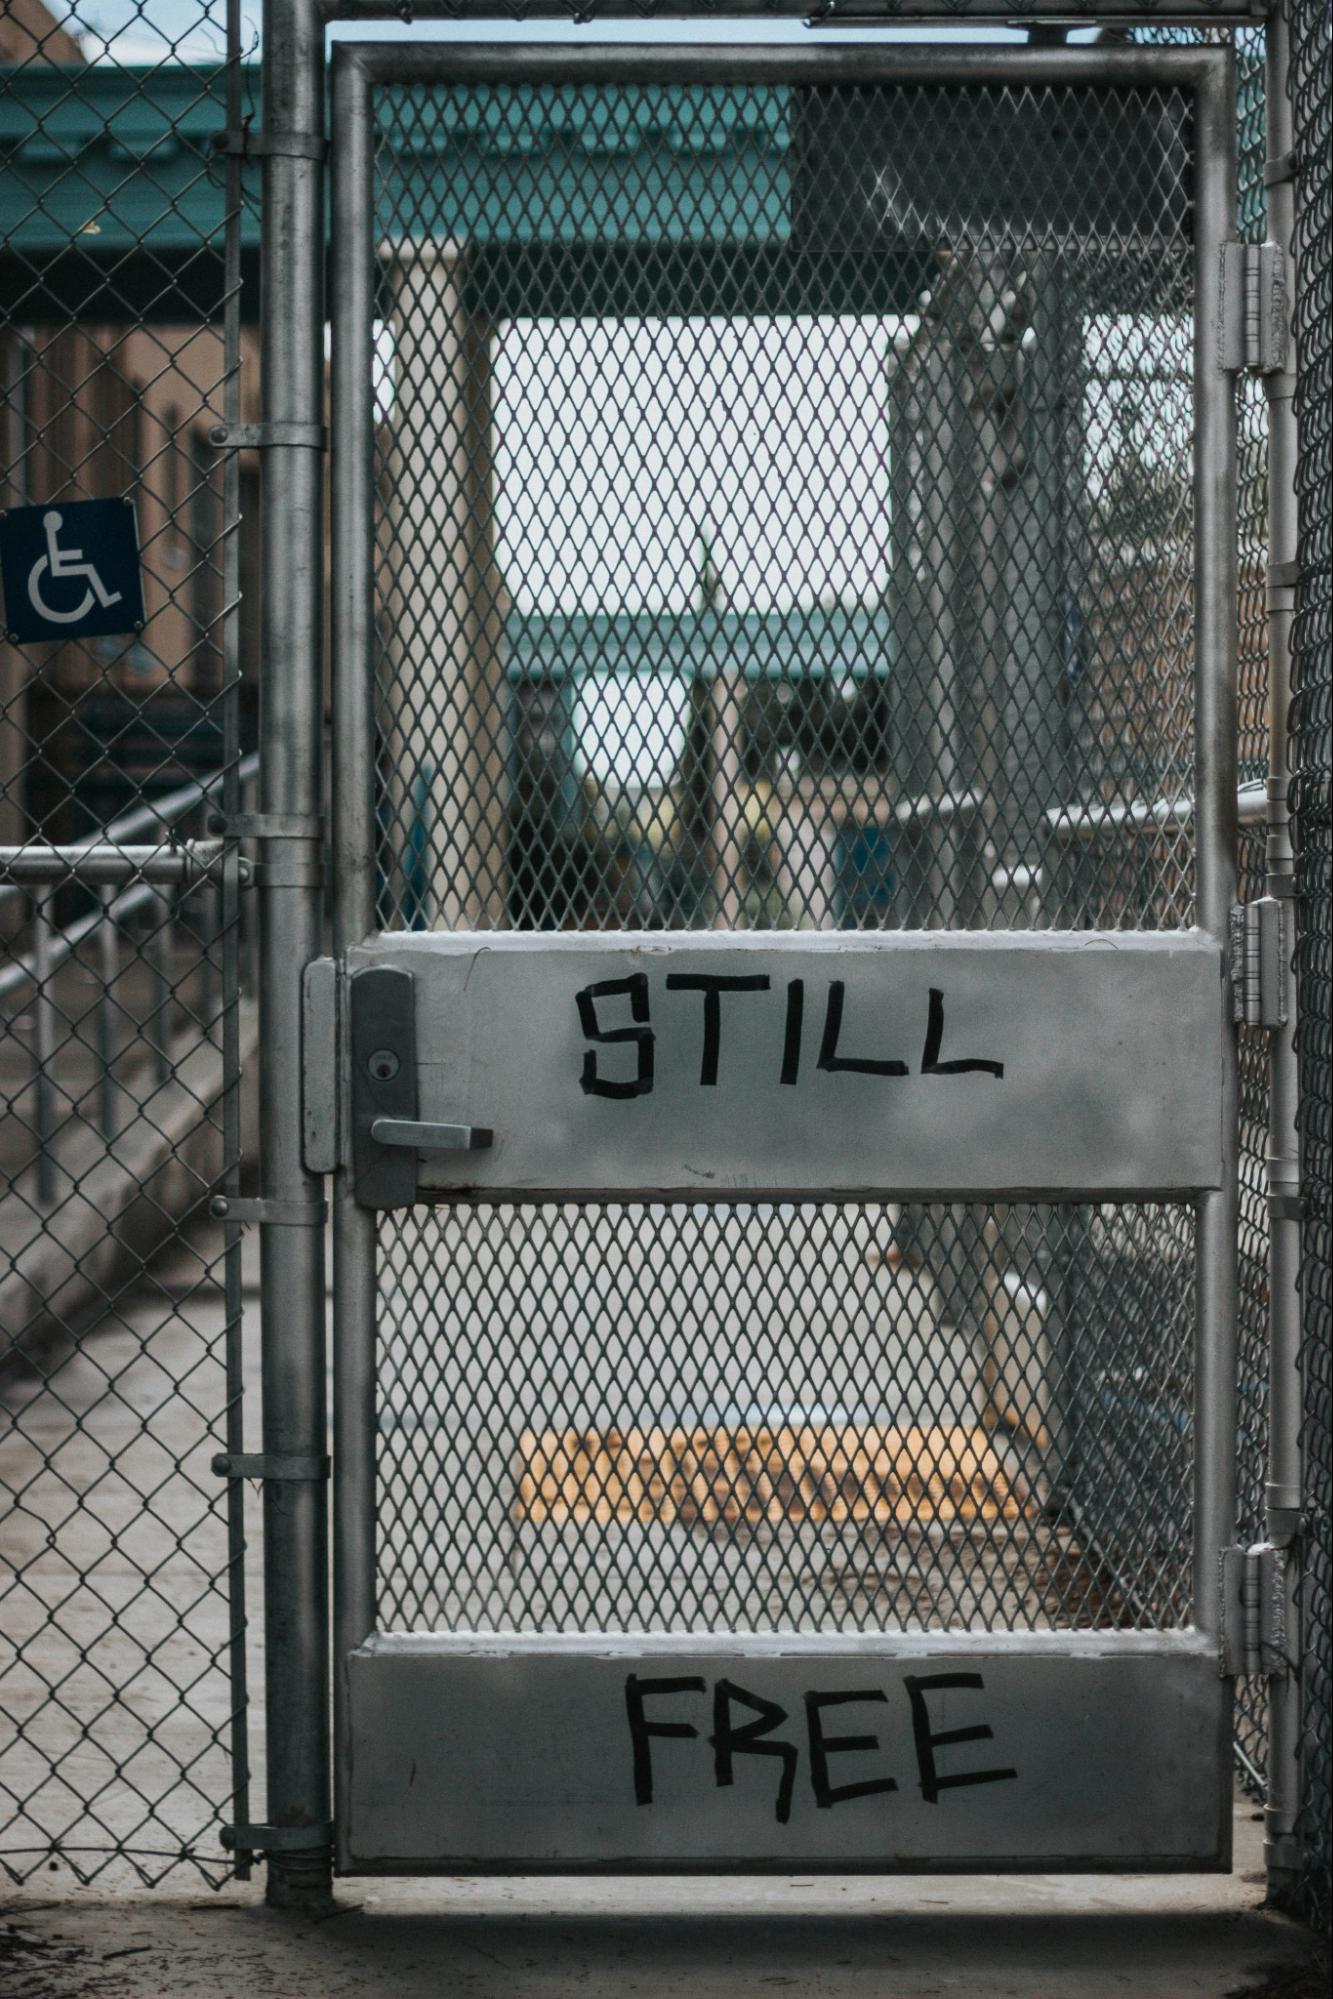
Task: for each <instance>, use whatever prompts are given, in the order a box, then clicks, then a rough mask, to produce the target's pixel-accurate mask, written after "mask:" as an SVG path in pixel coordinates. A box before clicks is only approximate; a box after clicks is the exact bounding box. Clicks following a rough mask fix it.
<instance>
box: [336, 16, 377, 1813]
mask: <svg viewBox="0 0 1333 1999" xmlns="http://www.w3.org/2000/svg"><path fill="white" fill-rule="evenodd" d="M333 101H334V121H335V130H336V132H337V134H338V150H337V154H336V156H335V160H334V172H333V247H334V256H335V265H334V272H333V283H332V286H331V296H332V301H333V380H332V415H333V494H334V501H333V519H332V535H333V540H332V561H333V593H332V605H331V609H332V622H333V712H334V730H333V779H334V782H333V825H332V851H333V868H334V877H333V880H334V890H333V948H334V951H335V953H336V954H337V956H338V958H339V960H340V961H341V959H342V958H343V956H344V954H345V953H346V951H347V949H348V947H349V946H350V945H352V944H355V943H357V942H358V941H359V940H360V939H361V938H363V937H367V936H369V935H370V933H371V932H372V931H373V930H374V928H375V799H374V782H375V764H376V759H375V716H374V633H375V614H374V583H373V576H374V539H373V537H374V516H373V500H374V490H373V476H374V468H373V462H372V461H373V454H374V408H373V384H372V374H371V370H372V362H373V353H372V341H371V321H372V318H373V313H374V270H375V251H374V244H373V240H372V235H371V230H372V223H373V202H374V162H373V158H372V148H371V122H370V103H369V89H368V85H367V82H366V79H365V76H364V74H363V73H362V71H361V70H360V69H359V67H358V66H357V64H356V63H355V61H353V60H351V59H350V58H346V59H345V58H344V56H343V54H342V51H339V52H338V54H337V55H336V56H335V60H334V65H333ZM333 1185H334V1195H333V1301H334V1302H333V1352H334V1411H333V1423H334V1432H333V1434H334V1459H335V1463H336V1465H337V1482H336V1484H335V1486H334V1500H333V1504H334V1545H335V1549H336V1553H337V1559H336V1562H335V1568H334V1662H335V1671H334V1725H335V1731H336V1740H337V1741H338V1742H339V1743H341V1742H342V1741H343V1727H344V1720H343V1713H342V1695H343V1661H344V1660H345V1659H346V1657H347V1655H348V1653H349V1652H351V1651H352V1650H353V1649H354V1648H355V1647H356V1646H358V1645H360V1644H361V1643H362V1641H363V1640H364V1639H365V1638H366V1636H367V1635H368V1634H369V1632H371V1631H372V1630H373V1629H374V1626H375V1621H376V1601H375V1595H376V1593H375V1574H376V1542H375V1435H376V1430H375V1301H376V1248H377V1244H376V1232H375V1216H374V1213H373V1211H372V1210H370V1209H368V1208H362V1207H359V1206H358V1205H357V1203H356V1202H355V1201H354V1200H353V1198H352V1190H351V1185H350V1181H349V1178H348V1176H347V1175H346V1174H345V1173H338V1174H335V1176H334V1183H333ZM335 1769H336V1771H337V1774H338V1781H339V1789H340V1793H341V1786H342V1783H343V1780H344V1778H345V1775H346V1769H347V1758H346V1755H345V1754H342V1755H339V1756H338V1757H336V1758H335ZM336 1819H337V1824H338V1825H339V1826H345V1825H346V1812H345V1806H344V1800H343V1798H342V1797H341V1795H340V1796H339V1799H338V1802H337V1807H336Z"/></svg>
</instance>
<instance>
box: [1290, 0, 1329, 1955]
mask: <svg viewBox="0 0 1333 1999" xmlns="http://www.w3.org/2000/svg"><path fill="white" fill-rule="evenodd" d="M1289 19H1290V22H1291V40H1292V50H1291V99H1292V111H1293V119H1294V127H1295V130H1294V137H1295V152H1296V269H1297V296H1296V347H1297V356H1298V388H1297V423H1298V434H1299V455H1298V464H1297V489H1298V504H1299V522H1300V548H1299V563H1300V587H1299V591H1298V595H1297V603H1296V629H1295V635H1294V652H1295V701H1294V705H1293V710H1292V741H1291V752H1290V755H1291V774H1292V778H1293V780H1294V785H1293V790H1294V817H1295V825H1296V840H1297V898H1298V901H1297V947H1296V965H1297V975H1298V980H1299V991H1300V1027H1299V1034H1298V1047H1299V1055H1300V1064H1301V1084H1300V1091H1301V1111H1300V1124H1301V1172H1302V1180H1303V1187H1304V1207H1305V1223H1304V1255H1303V1263H1302V1271H1301V1311H1302V1332H1303V1349H1304V1375H1305V1495H1306V1511H1307V1515H1308V1519H1309V1529H1308V1533H1307V1536H1306V1541H1305V1585H1304V1595H1303V1603H1302V1611H1303V1617H1304V1642H1305V1660H1304V1684H1303V1701H1304V1717H1305V1737H1304V1746H1303V1754H1304V1802H1303V1809H1302V1815H1301V1821H1300V1828H1299V1830H1300V1836H1301V1844H1302V1850H1303V1855H1304V1872H1303V1878H1302V1894H1301V1913H1302V1914H1304V1915H1305V1916H1306V1917H1307V1919H1308V1920H1311V1921H1314V1922H1317V1923H1320V1924H1323V1925H1325V1926H1326V1925H1327V1923H1328V1920H1329V1900H1330V1897H1329V1849H1330V1843H1331V1840H1333V1832H1331V1829H1330V1775H1331V1771H1330V1739H1329V1737H1330V1721H1329V1715H1330V1711H1331V1710H1333V1656H1330V1647H1331V1645H1333V1548H1331V1547H1330V1511H1331V1510H1333V1465H1331V1464H1330V1450H1331V1449H1333V1241H1331V1240H1330V1216H1329V1206H1330V1198H1331V1194H1333V1190H1331V1187H1330V1182H1331V1181H1333V1111H1331V1110H1330V1103H1331V1102H1333V1037H1331V1033H1330V1026H1329V1022H1330V1016H1331V1015H1333V917H1331V915H1330V911H1331V909H1333V865H1331V863H1333V847H1331V844H1330V821H1329V772H1330V763H1331V762H1333V727H1331V723H1333V679H1331V676H1333V661H1331V659H1330V654H1331V652H1333V574H1331V558H1333V543H1331V536H1330V502H1329V491H1330V485H1331V484H1333V79H1331V78H1330V62H1331V61H1333V34H1331V32H1330V25H1329V10H1328V8H1327V6H1325V5H1321V4H1319V0H1313V4H1312V0H1292V4H1291V6H1290V10H1289Z"/></svg>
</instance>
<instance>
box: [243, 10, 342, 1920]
mask: <svg viewBox="0 0 1333 1999" xmlns="http://www.w3.org/2000/svg"><path fill="white" fill-rule="evenodd" d="M323 50H324V32H323V24H322V19H321V16H320V14H319V11H318V8H317V6H316V5H315V0H269V5H268V6H267V7H266V8H265V10H264V49H263V56H264V138H265V146H266V148H267V149H268V150H267V151H266V154H265V159H264V207H263V241H262V250H261V283H262V305H263V328H262V340H263V345H262V369H263V415H264V421H265V423H266V424H268V425H276V424H281V425H283V426H284V427H285V429H284V432H283V433H282V434H283V435H284V437H285V438H286V439H290V438H291V437H292V435H293V434H294V432H304V434H305V435H306V437H307V438H308V439H309V440H310V441H309V442H307V443H304V444H302V443H295V444H294V443H292V442H289V441H284V442H282V443H275V444H273V445H271V446H269V447H268V448H267V449H266V450H265V451H264V452H263V454H262V455H263V471H264V507H263V555H262V560H263V577H264V589H263V597H262V624H261V646H262V659H261V669H262V670H261V690H262V711H261V720H260V785H261V789H260V799H259V810H260V816H261V820H262V818H263V817H264V815H266V814H281V815H283V817H282V821H281V828H282V831H283V833H284V834H287V833H288V832H289V829H290V828H291V826H292V824H293V820H295V821H296V822H297V823H298V824H304V826H305V827H306V828H307V829H308V828H311V827H313V826H315V825H316V824H317V819H318V813H319V810H320V791H321V781H320V764H321V752H322V705H323V659H322V650H321V599H322V591H323V566H324V541H323V487H324V459H323V454H322V453H321V452H320V451H319V450H317V449H313V448H311V445H312V444H313V442H314V440H315V438H316V437H317V436H318V426H320V425H322V423H323V421H324V343H323V290H324V287H323V254H324V170H323V164H322V161H321V160H320V159H319V158H312V157H311V154H312V153H314V154H317V153H318V152H319V150H320V148H319V145H318V141H319V140H320V138H321V137H322V135H323V131H324V59H323ZM312 141H313V142H314V143H312ZM284 142H285V143H284ZM275 823H276V822H275ZM317 851H318V849H317V848H315V847H313V846H312V845H311V843H310V841H309V839H308V838H301V839H293V838H290V837H267V838H261V853H262V854H263V857H264V859H263V866H262V871H261V877H260V890H259V894H260V926H261V928H260V945H261V958H260V969H259V991H260V1018H261V1023H262V1034H261V1056H260V1079H259V1092H260V1120H261V1123H260V1129H261V1133H262V1139H261V1159H262V1168H261V1170H262V1175H263V1180H262V1191H263V1197H264V1199H265V1200H266V1201H271V1202H274V1203H280V1204H281V1207H282V1219H281V1221H278V1220H272V1221H269V1222H266V1223H264V1224H263V1225H262V1234H261V1243H262V1269H261V1286H262V1294H261V1295H262V1315H263V1316H262V1327H263V1440H264V1442H263V1448H264V1451H265V1452H266V1453H267V1454H271V1455H273V1456H276V1457H279V1458H282V1457H288V1456H290V1457H294V1458H309V1457H312V1456H315V1457H318V1456H321V1455H322V1454H323V1453H324V1452H325V1451H326V1450H327V1447H328V1446H327V1431H326V1415H325V1381H324V1368H325V1353H324V1231H323V1228H322V1226H320V1225H319V1222H318V1217H319V1216H320V1214H321V1206H320V1188H319V1185H318V1183H317V1182H316V1181H315V1180H314V1179H313V1177H312V1176H311V1175H310V1174H308V1173H307V1172H306V1170H305V1165H304V1162H303V1158H302V1149H301V1090H300V1077H301V1060H300V1055H301V979H302V971H303V968H304V966H305V965H306V964H307V962H308V961H309V960H310V959H312V958H314V957H317V956H318V955H319V952H320V950H321V948H322V911H323V898H322V890H321V887H320V881H319V869H318V867H317V866H316V865H314V863H313V862H312V860H311V858H310V856H311V855H312V854H314V853H317ZM302 1210H304V1213H302ZM298 1222H299V1223H304V1224H306V1225H305V1226H293V1225H292V1224H293V1223H298ZM327 1538H328V1537H327V1521H326V1489H325V1487H324V1486H323V1485H322V1484H321V1483H319V1482H318V1481H313V1480H309V1479H287V1480H283V1479H273V1478H271V1479H269V1480H268V1482H267V1483H266V1485H265V1488H264V1640H265V1686H266V1693H267V1702H268V1708H267V1771H268V1813H267V1825H268V1827H269V1828H270V1829H272V1828H281V1829H282V1832H283V1837H282V1838H281V1839H280V1840H279V1839H278V1838H276V1837H275V1838H274V1840H273V1843H272V1845H268V1844H266V1842H265V1840H264V1839H263V1838H262V1837H261V1836H258V1835H259V1834H260V1833H262V1830H263V1829H262V1828H261V1829H257V1836H256V1837H255V1839H254V1841H253V1844H254V1845H255V1847H257V1848H261V1847H262V1848H263V1850H264V1851H265V1852H267V1854H268V1899H269V1901H270V1902H271V1903H274V1904H277V1905H279V1906H283V1907H308V1906H310V1904H311V1903H312V1902H316V1903H317V1902H322V1901H325V1900H327V1898H328V1895H329V1889H330V1866H331V1862H330V1846H329V1834H330V1828H329V1823H328V1820H329V1742H328V1694H329V1686H328V1598H327V1592H328V1561H327ZM293 1829H298V1832H299V1830H304V1832H305V1833H306V1834H307V1836H308V1839H309V1844H306V1843H305V1842H304V1841H303V1840H300V1839H299V1837H296V1838H294V1837H293Z"/></svg>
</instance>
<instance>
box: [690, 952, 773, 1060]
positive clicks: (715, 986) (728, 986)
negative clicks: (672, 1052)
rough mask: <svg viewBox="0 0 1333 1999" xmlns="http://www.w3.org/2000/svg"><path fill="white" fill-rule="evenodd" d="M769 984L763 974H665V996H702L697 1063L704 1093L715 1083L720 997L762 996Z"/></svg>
mask: <svg viewBox="0 0 1333 1999" xmlns="http://www.w3.org/2000/svg"><path fill="white" fill-rule="evenodd" d="M771 984H772V981H771V980H770V978H769V976H768V974H767V972H752V973H748V974H747V975H745V976H744V977H741V978H729V977H726V976H725V975H723V974H721V973H716V972H668V973H667V982H666V985H667V991H668V992H669V993H702V994H703V996H704V1049H703V1057H702V1059H701V1061H700V1063H699V1081H700V1083H701V1084H702V1085H703V1087H704V1088H705V1089H712V1088H713V1087H714V1085H715V1084H716V1082H717V1059H718V1054H719V1051H720V1049H721V1046H722V995H723V993H766V992H767V991H768V989H769V986H770V985H771Z"/></svg>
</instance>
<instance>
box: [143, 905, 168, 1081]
mask: <svg viewBox="0 0 1333 1999" xmlns="http://www.w3.org/2000/svg"><path fill="white" fill-rule="evenodd" d="M149 910H150V917H149V920H150V922H151V924H152V929H151V930H150V931H149V933H148V951H147V957H148V968H149V972H150V974H151V992H152V1000H151V1004H150V1007H149V1011H148V1039H149V1046H150V1047H151V1048H152V1051H153V1074H154V1076H155V1077H156V1078H157V1081H158V1083H159V1084H165V1083H169V1082H170V1081H171V959H172V957H173V955H174V946H175V923H174V920H173V917H172V904H171V901H170V898H169V897H168V895H167V894H166V892H165V890H164V891H162V892H161V893H160V894H157V895H155V896H154V897H153V900H152V902H151V903H150V904H149Z"/></svg>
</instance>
